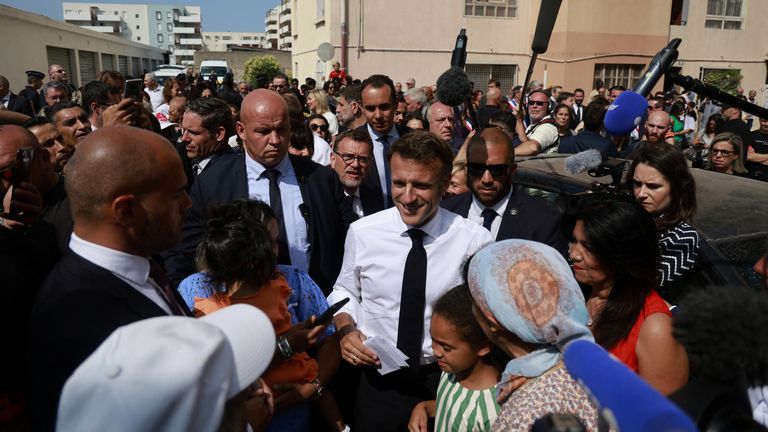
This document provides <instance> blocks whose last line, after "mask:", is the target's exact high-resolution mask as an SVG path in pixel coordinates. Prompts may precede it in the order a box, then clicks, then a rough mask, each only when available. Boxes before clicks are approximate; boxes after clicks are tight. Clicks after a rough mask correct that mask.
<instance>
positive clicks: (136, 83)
mask: <svg viewBox="0 0 768 432" xmlns="http://www.w3.org/2000/svg"><path fill="white" fill-rule="evenodd" d="M143 84H144V81H143V80H141V79H139V78H137V79H129V80H126V81H125V88H124V89H123V97H124V98H126V99H128V98H132V99H133V100H135V101H138V102H141V86H142V85H143Z"/></svg>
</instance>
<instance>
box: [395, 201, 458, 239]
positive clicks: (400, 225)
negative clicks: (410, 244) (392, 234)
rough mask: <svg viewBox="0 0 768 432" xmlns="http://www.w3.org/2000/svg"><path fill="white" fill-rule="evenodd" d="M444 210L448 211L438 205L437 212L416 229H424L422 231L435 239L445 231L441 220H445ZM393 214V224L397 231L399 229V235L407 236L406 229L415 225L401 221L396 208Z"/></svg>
mask: <svg viewBox="0 0 768 432" xmlns="http://www.w3.org/2000/svg"><path fill="white" fill-rule="evenodd" d="M446 212H448V210H445V209H443V208H442V207H438V208H437V212H436V213H435V215H434V216H433V217H432V219H430V221H429V222H427V223H425V224H424V225H422V226H420V227H418V229H420V230H422V231H424V233H425V234H426V235H427V236H429V237H431V238H432V239H436V238H437V237H439V236H440V234H442V233H444V232H445V229H444V227H443V222H444V220H445V214H446ZM393 214H394V215H395V216H394V218H395V226H397V229H398V231H400V236H402V237H408V230H410V229H412V228H416V227H414V226H412V225H406V224H405V222H403V219H402V217H400V211H399V210H397V209H396V211H395V212H393Z"/></svg>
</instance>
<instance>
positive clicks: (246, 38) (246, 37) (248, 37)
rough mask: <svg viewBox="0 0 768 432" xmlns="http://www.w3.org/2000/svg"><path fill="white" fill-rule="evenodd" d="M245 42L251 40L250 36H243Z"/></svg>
mask: <svg viewBox="0 0 768 432" xmlns="http://www.w3.org/2000/svg"><path fill="white" fill-rule="evenodd" d="M243 40H251V37H250V36H243Z"/></svg>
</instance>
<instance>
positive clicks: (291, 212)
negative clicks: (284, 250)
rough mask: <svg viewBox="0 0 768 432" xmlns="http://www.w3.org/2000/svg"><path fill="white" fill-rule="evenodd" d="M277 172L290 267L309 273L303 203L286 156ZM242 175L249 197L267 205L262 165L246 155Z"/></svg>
mask: <svg viewBox="0 0 768 432" xmlns="http://www.w3.org/2000/svg"><path fill="white" fill-rule="evenodd" d="M274 168H275V169H276V170H278V171H280V176H279V177H278V187H279V188H280V200H281V201H282V202H283V222H284V223H285V231H286V235H287V236H288V239H287V240H288V252H289V254H290V256H291V265H292V266H295V267H298V268H300V269H302V270H304V271H309V233H308V231H307V221H306V220H305V219H304V216H302V215H301V210H300V206H301V204H303V203H304V198H302V197H301V189H300V188H299V181H298V179H297V178H296V172H294V171H293V164H291V160H290V159H289V158H288V155H287V154H286V155H285V157H283V160H281V161H280V162H278V164H277V165H275V167H274ZM245 171H246V176H247V177H248V196H249V197H250V198H251V199H258V200H261V201H264V202H265V203H269V204H270V205H271V203H270V202H269V178H268V177H267V176H266V174H264V171H266V168H264V165H262V164H260V163H258V162H256V161H255V160H253V159H251V156H250V155H249V154H248V152H245Z"/></svg>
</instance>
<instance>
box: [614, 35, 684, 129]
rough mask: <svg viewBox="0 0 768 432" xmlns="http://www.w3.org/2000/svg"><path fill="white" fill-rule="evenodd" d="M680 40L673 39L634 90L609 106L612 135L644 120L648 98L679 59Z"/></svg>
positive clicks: (620, 96)
mask: <svg viewBox="0 0 768 432" xmlns="http://www.w3.org/2000/svg"><path fill="white" fill-rule="evenodd" d="M680 42H682V41H681V40H680V39H679V38H675V39H672V40H671V41H670V42H669V44H667V46H666V47H665V48H664V49H662V50H661V51H659V52H658V53H656V55H655V56H654V57H653V59H652V60H651V62H650V63H649V64H648V68H647V69H646V70H645V73H644V74H643V77H642V78H641V79H640V81H639V82H638V83H637V85H635V87H634V88H633V89H632V91H625V92H622V93H621V94H620V95H619V97H617V98H616V100H614V101H613V103H612V104H611V106H609V107H608V112H607V113H606V114H605V130H607V131H608V132H609V133H610V134H611V135H614V136H623V135H628V134H629V133H631V132H632V129H634V128H635V127H637V125H639V124H640V123H641V122H642V121H643V119H644V118H645V115H646V114H647V113H648V101H647V100H646V98H647V97H648V95H649V94H651V90H653V87H654V86H655V85H656V83H658V82H659V80H660V79H661V77H662V76H664V74H665V73H667V72H668V71H669V69H670V68H671V67H672V64H673V63H674V62H675V60H677V55H678V52H677V47H679V46H680Z"/></svg>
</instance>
